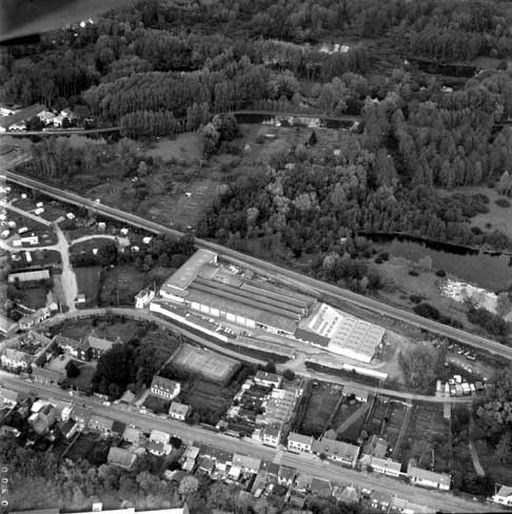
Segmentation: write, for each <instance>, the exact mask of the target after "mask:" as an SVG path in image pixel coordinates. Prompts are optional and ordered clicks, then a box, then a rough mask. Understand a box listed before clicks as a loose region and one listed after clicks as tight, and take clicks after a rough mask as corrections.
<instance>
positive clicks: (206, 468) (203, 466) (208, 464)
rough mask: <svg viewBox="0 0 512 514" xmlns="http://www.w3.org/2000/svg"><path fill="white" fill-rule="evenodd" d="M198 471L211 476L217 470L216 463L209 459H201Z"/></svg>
mask: <svg viewBox="0 0 512 514" xmlns="http://www.w3.org/2000/svg"><path fill="white" fill-rule="evenodd" d="M197 469H198V470H199V471H201V472H203V473H207V474H208V475H211V474H212V473H213V470H214V469H215V461H214V460H213V459H210V458H209V457H200V458H199V462H198V464H197Z"/></svg>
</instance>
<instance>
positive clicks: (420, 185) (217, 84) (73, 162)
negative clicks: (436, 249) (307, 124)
mask: <svg viewBox="0 0 512 514" xmlns="http://www.w3.org/2000/svg"><path fill="white" fill-rule="evenodd" d="M511 22H512V9H510V8H509V6H508V4H506V3H496V2H490V1H485V0H478V1H476V2H473V3H471V4H468V3H467V2H464V1H462V0H451V1H449V2H444V1H443V2H441V1H440V0H423V1H420V2H408V1H406V0H397V1H392V2H386V3H385V4H383V3H382V2H377V1H376V0H363V1H359V0H344V1H342V2H339V1H334V0H322V1H320V2H312V1H310V0H281V1H279V2H273V1H270V0H259V1H257V2H249V1H247V0H244V1H240V0H237V1H234V0H222V1H221V2H220V3H219V2H216V3H214V4H211V3H209V2H203V1H201V0H198V1H196V2H193V3H191V4H190V5H187V6H186V7H184V6H180V5H176V4H175V3H174V2H172V1H164V0H162V1H160V0H143V1H142V2H139V3H138V4H136V6H134V7H131V8H128V9H125V10H122V11H117V12H113V13H107V14H105V15H104V16H102V17H100V18H99V19H98V20H95V22H94V23H93V24H90V23H88V24H85V26H84V27H79V26H73V27H67V28H65V29H62V30H58V31H54V32H52V33H49V34H46V35H44V36H43V41H42V42H41V43H40V44H39V45H37V46H26V47H12V48H10V49H8V50H6V51H5V52H3V54H2V56H1V66H0V77H2V78H4V79H5V80H0V84H1V85H0V101H4V102H7V103H11V104H12V103H18V104H29V103H32V102H44V103H46V104H48V105H49V106H51V107H54V108H60V107H64V106H69V107H71V108H72V109H74V110H75V111H76V112H77V113H78V114H80V115H81V116H84V117H91V118H92V119H94V121H95V123H99V124H105V125H119V126H120V128H121V134H122V135H123V136H126V137H128V138H132V139H144V140H151V139H152V138H154V137H157V136H165V135H170V136H172V135H174V134H175V133H176V132H179V131H183V130H199V131H200V132H201V134H203V135H204V137H205V140H206V143H207V144H206V145H205V154H206V155H205V156H206V157H208V156H209V155H210V154H212V153H215V152H217V151H219V148H222V147H221V145H220V143H221V141H222V139H224V140H226V141H229V140H230V139H233V138H234V137H236V127H235V128H233V126H232V125H233V124H232V120H229V118H228V117H226V116H225V114H222V116H220V117H219V115H220V114H221V113H226V112H229V111H233V110H236V109H241V108H249V109H250V108H257V107H259V108H261V107H262V106H272V108H275V109H286V110H295V111H296V112H314V113H318V114H320V115H323V116H339V115H351V116H356V115H357V116H360V118H359V120H360V123H359V126H358V128H357V130H356V131H354V132H347V131H340V135H339V144H338V149H339V151H340V152H339V155H337V156H334V155H333V156H330V157H327V158H321V159H320V158H319V157H318V152H316V153H315V152H314V151H313V150H314V148H313V147H314V146H315V144H316V136H315V135H314V134H311V137H309V138H307V139H305V141H304V142H303V144H299V145H298V146H297V147H296V148H292V149H291V151H290V152H277V153H275V154H274V155H271V156H270V159H269V160H268V161H267V162H260V163H255V164H254V166H251V167H250V168H246V167H244V169H243V170H240V174H239V177H238V178H236V176H234V179H233V180H231V181H230V182H229V184H228V187H223V194H222V196H221V197H219V198H218V200H217V201H216V203H215V204H214V205H213V207H212V208H211V210H210V211H209V212H208V213H206V214H205V216H204V219H203V221H202V222H201V223H200V226H199V227H198V234H199V235H201V236H203V237H207V238H214V239H216V240H218V241H220V242H222V243H224V244H227V245H230V246H232V247H234V248H236V249H239V250H242V251H248V252H250V253H254V254H257V255H261V256H263V257H266V258H271V259H274V260H277V261H281V262H289V263H291V262H294V263H296V262H299V263H301V264H303V263H304V264H305V265H306V266H307V269H308V270H310V271H312V272H313V273H314V274H316V275H317V276H319V277H321V278H324V279H327V280H330V281H334V282H338V283H340V284H341V285H344V286H348V287H350V288H351V289H353V290H355V291H359V292H366V291H370V292H371V291H375V290H377V289H380V288H383V287H386V283H384V281H383V280H382V279H381V278H380V277H379V275H378V274H377V273H376V272H375V271H372V270H370V269H369V267H368V265H367V264H366V262H365V259H367V258H368V257H369V256H371V251H370V249H369V248H368V245H367V244H366V243H364V242H362V240H361V237H360V236H364V235H366V234H372V233H405V234H409V235H416V236H422V237H425V238H429V239H432V240H437V241H447V242H451V243H455V244H460V245H466V246H472V247H482V246H483V247H486V248H489V249H494V250H498V251H502V250H510V248H511V246H512V243H511V241H509V240H508V238H507V237H506V236H505V235H504V234H503V233H501V232H500V231H498V230H495V229H494V228H493V227H492V226H488V227H486V228H485V229H482V228H477V227H471V223H470V221H471V218H472V217H473V216H475V215H476V214H478V213H485V212H487V211H488V209H489V207H488V205H487V204H488V198H487V197H486V196H484V195H482V194H472V195H468V194H461V193H458V192H456V191H454V190H455V189H456V188H458V187H460V186H479V185H492V186H494V187H496V189H497V190H498V191H499V192H500V193H501V194H503V195H504V196H507V195H508V196H510V195H511V194H512V179H511V178H510V176H511V175H510V171H511V170H509V169H508V166H509V163H510V162H511V160H512V144H511V143H512V127H511V126H509V125H508V120H509V119H510V118H512V85H511V84H512V80H511V78H512V77H511V72H509V71H507V67H508V62H509V60H510V59H511V58H512V30H511V29H510V28H509V27H510V26H512V25H511ZM333 43H338V44H347V45H349V47H350V48H349V50H348V51H347V52H341V51H339V52H334V53H327V52H324V51H322V45H323V44H327V45H329V44H333ZM477 56H487V57H494V58H496V59H498V60H499V62H500V65H499V69H498V70H493V71H481V72H479V73H475V76H474V77H472V78H470V79H468V80H467V81H466V82H465V83H461V82H460V81H459V82H458V86H457V87H456V88H455V90H452V89H450V88H448V89H447V88H446V87H445V81H444V79H443V77H440V76H435V75H432V74H426V73H423V72H421V71H420V70H419V69H418V68H417V67H416V66H415V65H414V64H410V63H409V61H408V59H410V60H411V62H414V59H418V58H421V59H426V60H437V61H443V62H445V61H446V62H459V63H469V62H471V60H472V59H473V58H475V57H477ZM235 125H236V124H235ZM223 134H224V135H223ZM226 134H227V135H226ZM133 146H135V143H133V142H132V141H131V140H130V139H123V140H122V142H121V143H119V144H118V145H107V144H106V143H104V142H98V141H94V142H92V141H89V140H86V139H85V138H84V141H78V140H76V141H73V140H71V141H67V140H65V139H64V138H55V139H48V140H45V141H43V142H41V143H38V144H36V145H34V150H33V154H34V160H33V161H32V163H30V164H29V165H28V166H29V168H30V171H31V172H32V173H34V174H37V175H38V176H43V177H45V178H48V179H50V180H51V181H52V182H56V183H59V182H62V181H63V180H66V179H67V178H69V177H71V176H77V175H79V174H80V173H81V172H86V173H90V172H91V171H93V170H94V169H95V167H97V166H98V164H99V163H100V162H103V163H104V162H105V161H108V160H109V159H111V160H113V159H119V160H120V161H121V162H122V163H123V166H124V167H125V168H126V177H128V176H129V175H130V174H132V173H134V169H135V170H137V165H138V162H136V159H135V157H134V153H133V152H132V151H131V150H130V147H133ZM125 164H126V166H125ZM290 165H292V166H290ZM139 186H140V187H138V189H137V195H138V197H137V198H139V197H140V198H139V199H141V198H143V197H144V195H145V194H147V190H146V189H144V187H143V186H144V181H141V182H140V184H139ZM440 188H442V189H443V190H444V194H440V191H439V190H440ZM501 201H502V203H503V202H506V201H507V200H506V199H505V198H503V199H501ZM503 205H504V206H506V203H503ZM148 260H149V259H148ZM479 319H481V318H479Z"/></svg>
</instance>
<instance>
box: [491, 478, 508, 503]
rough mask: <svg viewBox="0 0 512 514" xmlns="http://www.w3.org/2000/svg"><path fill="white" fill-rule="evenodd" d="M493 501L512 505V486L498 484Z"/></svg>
mask: <svg viewBox="0 0 512 514" xmlns="http://www.w3.org/2000/svg"><path fill="white" fill-rule="evenodd" d="M498 487H499V488H498ZM491 501H493V502H494V503H498V504H500V505H505V506H507V507H512V487H510V486H508V485H501V484H496V493H495V494H494V496H493V497H492V498H491Z"/></svg>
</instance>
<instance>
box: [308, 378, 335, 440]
mask: <svg viewBox="0 0 512 514" xmlns="http://www.w3.org/2000/svg"><path fill="white" fill-rule="evenodd" d="M340 394H341V393H340V391H339V390H337V389H335V388H334V387H332V386H328V385H323V384H322V385H318V386H316V387H315V386H314V387H313V388H312V390H311V395H310V397H309V401H308V404H307V407H306V410H305V414H304V418H303V420H302V427H301V433H303V434H306V435H313V436H315V437H318V436H319V435H320V434H322V432H323V431H324V430H325V429H326V428H327V423H328V422H329V418H330V417H331V414H332V412H333V410H334V409H335V407H336V405H337V404H338V401H339V400H340Z"/></svg>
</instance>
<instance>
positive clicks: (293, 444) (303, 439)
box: [288, 432, 313, 453]
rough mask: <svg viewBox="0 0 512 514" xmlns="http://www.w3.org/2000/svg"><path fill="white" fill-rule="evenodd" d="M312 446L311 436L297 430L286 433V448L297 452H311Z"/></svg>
mask: <svg viewBox="0 0 512 514" xmlns="http://www.w3.org/2000/svg"><path fill="white" fill-rule="evenodd" d="M312 448H313V436H311V435H302V434H298V433H297V432H290V433H289V434H288V450H290V451H291V452H298V453H303V452H305V453H311V451H312Z"/></svg>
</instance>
